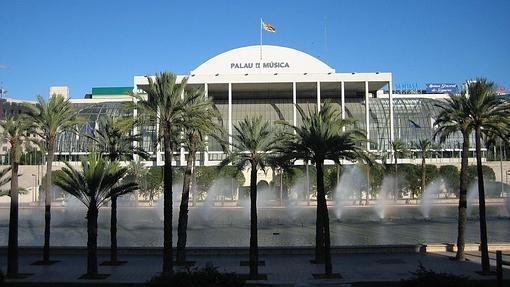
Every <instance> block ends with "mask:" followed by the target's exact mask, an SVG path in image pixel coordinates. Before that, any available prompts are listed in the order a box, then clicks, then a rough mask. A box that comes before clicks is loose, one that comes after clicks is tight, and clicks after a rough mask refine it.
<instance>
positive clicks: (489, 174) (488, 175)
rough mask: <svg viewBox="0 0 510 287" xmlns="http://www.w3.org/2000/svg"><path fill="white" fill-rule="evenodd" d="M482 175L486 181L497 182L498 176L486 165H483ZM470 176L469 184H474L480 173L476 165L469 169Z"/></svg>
mask: <svg viewBox="0 0 510 287" xmlns="http://www.w3.org/2000/svg"><path fill="white" fill-rule="evenodd" d="M482 173H483V180H484V181H495V180H496V174H495V173H494V170H493V169H492V168H490V167H488V166H486V165H482ZM467 174H468V182H469V183H473V182H474V181H475V180H476V179H477V178H478V172H477V170H476V165H470V166H468V168H467Z"/></svg>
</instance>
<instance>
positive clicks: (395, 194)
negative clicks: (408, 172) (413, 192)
mask: <svg viewBox="0 0 510 287" xmlns="http://www.w3.org/2000/svg"><path fill="white" fill-rule="evenodd" d="M397 200H398V157H397V152H395V178H394V180H393V201H397Z"/></svg>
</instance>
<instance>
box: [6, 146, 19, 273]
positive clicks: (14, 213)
mask: <svg viewBox="0 0 510 287" xmlns="http://www.w3.org/2000/svg"><path fill="white" fill-rule="evenodd" d="M15 150H16V148H14V147H13V148H11V194H10V196H11V209H10V215H9V243H8V245H9V246H8V250H7V277H10V278H15V277H16V276H17V275H18V163H17V162H16V160H15V155H14V153H15Z"/></svg>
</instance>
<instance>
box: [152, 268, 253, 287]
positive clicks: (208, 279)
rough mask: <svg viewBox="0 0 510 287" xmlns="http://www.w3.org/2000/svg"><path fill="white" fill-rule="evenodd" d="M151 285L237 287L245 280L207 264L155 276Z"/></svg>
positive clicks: (242, 284)
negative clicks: (202, 266)
mask: <svg viewBox="0 0 510 287" xmlns="http://www.w3.org/2000/svg"><path fill="white" fill-rule="evenodd" d="M148 285H149V286H179V287H195V286H203V287H216V286H218V287H219V286H222V287H223V286H225V287H236V286H244V280H243V279H241V278H240V277H239V275H236V274H235V273H221V272H219V271H218V268H217V267H214V266H211V265H207V266H206V267H204V268H202V269H199V268H193V269H188V270H186V271H184V272H177V273H174V274H173V275H158V276H155V277H153V278H152V279H151V280H150V281H149V282H148Z"/></svg>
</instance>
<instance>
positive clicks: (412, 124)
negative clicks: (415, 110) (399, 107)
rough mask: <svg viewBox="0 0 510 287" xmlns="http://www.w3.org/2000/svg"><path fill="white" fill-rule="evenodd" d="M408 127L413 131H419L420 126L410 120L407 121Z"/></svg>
mask: <svg viewBox="0 0 510 287" xmlns="http://www.w3.org/2000/svg"><path fill="white" fill-rule="evenodd" d="M409 127H410V128H413V129H421V127H420V125H418V124H417V123H415V122H414V121H412V120H409Z"/></svg>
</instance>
